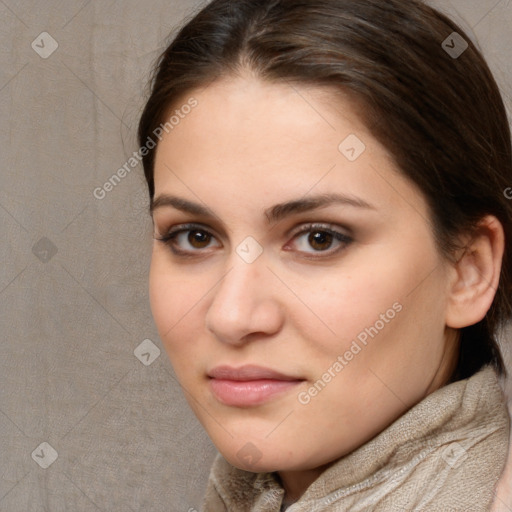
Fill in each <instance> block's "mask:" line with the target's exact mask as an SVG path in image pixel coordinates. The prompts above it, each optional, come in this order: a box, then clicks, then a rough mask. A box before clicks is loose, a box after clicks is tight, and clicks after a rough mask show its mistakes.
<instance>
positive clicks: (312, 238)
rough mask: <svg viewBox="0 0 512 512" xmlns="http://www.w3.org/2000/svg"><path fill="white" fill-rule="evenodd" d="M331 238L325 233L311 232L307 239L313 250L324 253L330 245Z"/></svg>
mask: <svg viewBox="0 0 512 512" xmlns="http://www.w3.org/2000/svg"><path fill="white" fill-rule="evenodd" d="M332 240H333V236H332V235H331V234H330V233H327V232H326V231H312V232H311V233H310V234H309V237H308V243H309V245H311V247H312V248H313V249H316V250H318V251H325V250H326V249H329V247H330V246H331V245H332Z"/></svg>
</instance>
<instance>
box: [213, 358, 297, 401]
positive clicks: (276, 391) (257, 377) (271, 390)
mask: <svg viewBox="0 0 512 512" xmlns="http://www.w3.org/2000/svg"><path fill="white" fill-rule="evenodd" d="M208 377H210V379H209V382H208V384H209V387H210V390H211V391H212V393H213V395H214V396H215V398H217V400H218V401H219V402H221V403H223V404H224V405H230V406H233V407H251V406H255V405H259V404H263V403H265V402H268V401H270V400H271V399H273V398H277V396H279V395H281V394H283V393H286V392H290V391H291V390H293V389H294V388H295V387H297V386H298V385H299V384H300V383H302V382H304V379H301V378H298V377H295V376H291V375H286V374H283V373H281V372H278V371H276V370H272V369H270V368H265V367H261V366H254V365H246V366H242V367H240V368H233V367H230V366H217V367H215V368H213V369H212V370H211V371H209V372H208Z"/></svg>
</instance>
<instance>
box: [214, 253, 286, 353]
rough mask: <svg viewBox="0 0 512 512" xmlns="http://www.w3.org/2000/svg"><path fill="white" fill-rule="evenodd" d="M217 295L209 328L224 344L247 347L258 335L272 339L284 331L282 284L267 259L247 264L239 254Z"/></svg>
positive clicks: (222, 280) (220, 285) (220, 284)
mask: <svg viewBox="0 0 512 512" xmlns="http://www.w3.org/2000/svg"><path fill="white" fill-rule="evenodd" d="M237 260H238V261H237ZM213 293H214V295H213V299H212V302H211V304H210V307H209V308H208V311H207V313H206V328H207V329H208V330H209V331H210V332H212V333H213V334H214V335H215V337H216V338H217V339H219V340H220V341H222V342H223V343H229V344H231V345H243V344H245V343H247V342H249V340H252V339H253V338H254V336H252V335H254V334H257V335H259V336H262V335H267V336H268V335H272V334H275V333H277V332H278V331H279V330H280V329H281V327H282V324H283V308H282V305H281V303H280V302H279V300H278V293H279V281H278V279H277V278H276V277H275V275H274V274H273V273H272V272H271V271H270V270H269V269H268V268H267V266H266V262H265V260H264V258H263V257H261V256H260V257H259V258H258V259H257V260H256V261H254V262H252V263H246V262H245V261H243V260H242V259H240V258H239V257H238V256H237V255H236V254H235V255H234V258H233V261H232V265H231V267H230V270H229V271H228V272H227V274H226V275H225V276H224V278H223V279H221V281H220V283H218V284H217V286H216V287H215V288H214V290H213Z"/></svg>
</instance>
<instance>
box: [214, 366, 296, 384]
mask: <svg viewBox="0 0 512 512" xmlns="http://www.w3.org/2000/svg"><path fill="white" fill-rule="evenodd" d="M208 376H209V377H212V378H214V379H223V380H239V381H249V380H258V379H272V380H303V379H299V378H297V377H292V376H290V375H285V374H284V373H281V372H278V371H276V370H272V369H270V368H265V367H263V366H256V365H245V366H240V367H238V368H233V367H232V366H216V367H215V368H213V369H212V370H210V371H209V372H208Z"/></svg>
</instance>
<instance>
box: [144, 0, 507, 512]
mask: <svg viewBox="0 0 512 512" xmlns="http://www.w3.org/2000/svg"><path fill="white" fill-rule="evenodd" d="M156 139H158V141H157V140H156ZM139 140H140V144H141V147H142V148H145V151H144V152H143V153H142V154H143V156H144V160H143V163H144V171H145V177H146V180H147V184H148V189H149V196H150V202H151V203H150V204H151V206H150V212H151V215H152V219H153V224H154V231H155V243H154V246H153V255H152V261H151V269H150V299H151V308H152V312H153V316H154V319H155V322H156V325H157V328H158V331H159V334H160V336H161V339H162V341H163V343H164V346H165V348H166V350H167V352H168V355H169V357H170V360H171V362H172V364H173V367H174V369H175V372H176V375H177V377H178V379H179V381H180V383H181V385H182V387H183V389H184V391H185V395H186V397H187V400H188V401H189V404H190V406H191V407H192V409H193V410H194V412H195V414H196V415H197V417H198V419H199V420H200V421H201V423H202V424H203V426H204V428H205V429H206V431H207V432H208V434H209V436H210V437H211V439H212V441H213V442H214V444H215V445H216V447H217V448H218V450H219V452H220V453H219V455H218V456H217V458H216V460H215V462H214V465H213V467H212V470H211V474H210V479H209V482H208V488H207V493H206V498H205V503H204V510H206V511H208V512H217V511H225V510H229V511H236V512H242V511H271V512H274V511H276V512H277V511H280V510H285V509H288V510H289V511H290V512H291V511H293V512H299V511H308V512H309V511H312V510H315V511H317V510H318V511H323V510H339V511H341V510H351V511H358V510H375V511H405V510H428V511H443V512H446V511H448V510H453V511H464V510H472V511H477V510H478V511H480V510H481V511H483V510H489V508H490V506H491V504H492V503H493V501H494V502H496V499H495V489H496V485H497V483H498V480H499V478H500V476H501V475H502V473H503V471H504V467H505V464H506V457H507V452H508V446H509V431H510V426H509V423H510V421H509V416H508V413H507V408H506V402H505V399H504V397H503V394H502V391H501V388H500V386H499V385H498V384H499V382H498V379H499V377H500V376H504V374H505V369H504V364H503V360H502V356H501V354H500V350H499V345H498V342H497V340H498V336H499V335H500V332H501V328H502V326H503V325H504V324H505V322H506V321H507V320H508V319H510V316H511V303H510V299H509V298H510V296H511V281H510V276H511V274H510V272H511V263H512V244H511V243H510V240H512V220H511V219H512V211H511V208H512V203H511V201H510V200H509V199H507V194H506V193H505V190H506V189H507V187H509V186H510V183H512V157H511V143H510V130H509V126H508V122H507V116H506V112H505V108H504V105H503V101H502V99H501V97H500V93H499V91H498V88H497V86H496V83H495V81H494V79H493V77H492V75H491V73H490V71H489V69H488V67H487V65H486V64H485V62H484V60H483V58H482V56H481V55H480V53H479V52H478V51H477V49H476V48H475V47H474V46H473V45H472V44H471V41H470V40H469V38H468V36H467V35H466V34H464V32H463V31H462V30H461V29H460V28H459V27H457V26H456V25H455V24H454V23H453V22H452V21H450V20H448V19H447V18H446V17H445V16H443V15H441V14H440V13H438V12H437V11H435V10H433V9H432V8H430V7H428V6H426V5H424V4H423V3H420V2H419V1H411V0H385V1H384V0H368V1H366V2H352V1H349V0H307V1H297V0H293V1H292V0H258V1H254V0H238V1H237V2H231V1H228V0H214V1H213V2H211V3H210V4H209V5H207V6H206V7H205V8H204V9H203V10H201V11H200V12H199V13H198V14H197V15H196V16H195V17H194V18H193V19H192V20H190V21H189V22H188V23H187V24H186V25H185V26H184V27H183V28H182V30H181V31H180V32H179V33H178V34H177V36H176V37H175V39H174V40H173V42H172V43H171V44H170V45H169V47H168V48H167V49H166V50H165V52H164V53H163V55H162V57H161V59H160V62H159V65H158V67H157V69H156V74H155V78H154V80H153V84H152V92H151V96H150V98H149V100H148V102H147V104H146V107H145V109H144V112H143V114H142V117H141V120H140V125H139ZM502 485H503V484H502ZM500 492H501V491H500ZM501 496H502V495H500V496H499V497H500V499H501Z"/></svg>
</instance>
